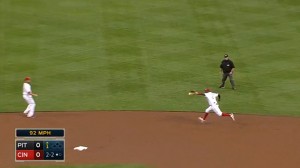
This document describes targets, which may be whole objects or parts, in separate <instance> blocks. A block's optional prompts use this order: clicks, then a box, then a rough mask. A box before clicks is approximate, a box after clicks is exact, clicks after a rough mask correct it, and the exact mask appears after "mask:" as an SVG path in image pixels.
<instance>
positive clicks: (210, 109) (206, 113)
mask: <svg viewBox="0 0 300 168" xmlns="http://www.w3.org/2000/svg"><path fill="white" fill-rule="evenodd" d="M210 111H212V107H211V106H209V107H208V108H207V109H206V110H205V113H204V116H203V118H202V117H199V120H200V121H201V122H204V121H205V120H206V118H207V116H208V114H209V112H210Z"/></svg>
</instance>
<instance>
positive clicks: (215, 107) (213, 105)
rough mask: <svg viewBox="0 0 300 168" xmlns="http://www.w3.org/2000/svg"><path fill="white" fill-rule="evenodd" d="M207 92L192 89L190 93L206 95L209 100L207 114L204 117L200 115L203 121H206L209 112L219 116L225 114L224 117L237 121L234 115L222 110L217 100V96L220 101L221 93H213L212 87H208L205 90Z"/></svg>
mask: <svg viewBox="0 0 300 168" xmlns="http://www.w3.org/2000/svg"><path fill="white" fill-rule="evenodd" d="M204 92H205V93H200V92H196V91H190V92H189V95H200V96H205V98H206V100H207V102H208V105H209V106H208V108H207V109H206V110H205V114H204V117H203V118H202V117H199V120H200V121H201V122H202V123H203V122H205V121H206V117H207V116H208V114H209V112H215V113H216V114H217V115H218V116H223V117H231V118H232V120H233V121H235V119H234V115H233V114H232V113H231V114H228V113H224V112H222V111H221V110H220V108H219V104H218V102H217V98H218V100H219V101H220V100H221V95H220V94H218V93H213V92H211V91H210V89H208V88H206V89H205V90H204Z"/></svg>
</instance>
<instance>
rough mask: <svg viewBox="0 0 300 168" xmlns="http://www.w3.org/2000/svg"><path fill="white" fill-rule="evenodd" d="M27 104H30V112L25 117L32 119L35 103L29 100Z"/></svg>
mask: <svg viewBox="0 0 300 168" xmlns="http://www.w3.org/2000/svg"><path fill="white" fill-rule="evenodd" d="M29 103H30V104H29V106H30V110H29V112H28V114H27V117H33V115H34V112H35V106H36V104H35V101H34V100H33V98H30V99H29Z"/></svg>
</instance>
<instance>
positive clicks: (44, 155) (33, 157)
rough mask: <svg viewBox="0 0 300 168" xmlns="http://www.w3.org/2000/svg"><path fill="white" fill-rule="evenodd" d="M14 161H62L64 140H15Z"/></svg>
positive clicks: (63, 157) (63, 158)
mask: <svg viewBox="0 0 300 168" xmlns="http://www.w3.org/2000/svg"><path fill="white" fill-rule="evenodd" d="M15 148H16V150H15V157H16V161H47V160H48V161H50V160H51V161H64V160H65V141H64V140H36V141H35V140H16V146H15Z"/></svg>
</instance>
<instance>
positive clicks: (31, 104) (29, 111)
mask: <svg viewBox="0 0 300 168" xmlns="http://www.w3.org/2000/svg"><path fill="white" fill-rule="evenodd" d="M30 82H31V79H30V77H26V78H25V79H24V83H23V98H24V100H25V101H26V102H27V104H28V106H27V108H26V110H25V111H24V114H26V115H27V117H29V118H30V117H34V110H35V106H36V105H35V101H34V99H33V98H32V96H38V95H37V94H34V93H32V91H31V86H30Z"/></svg>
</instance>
